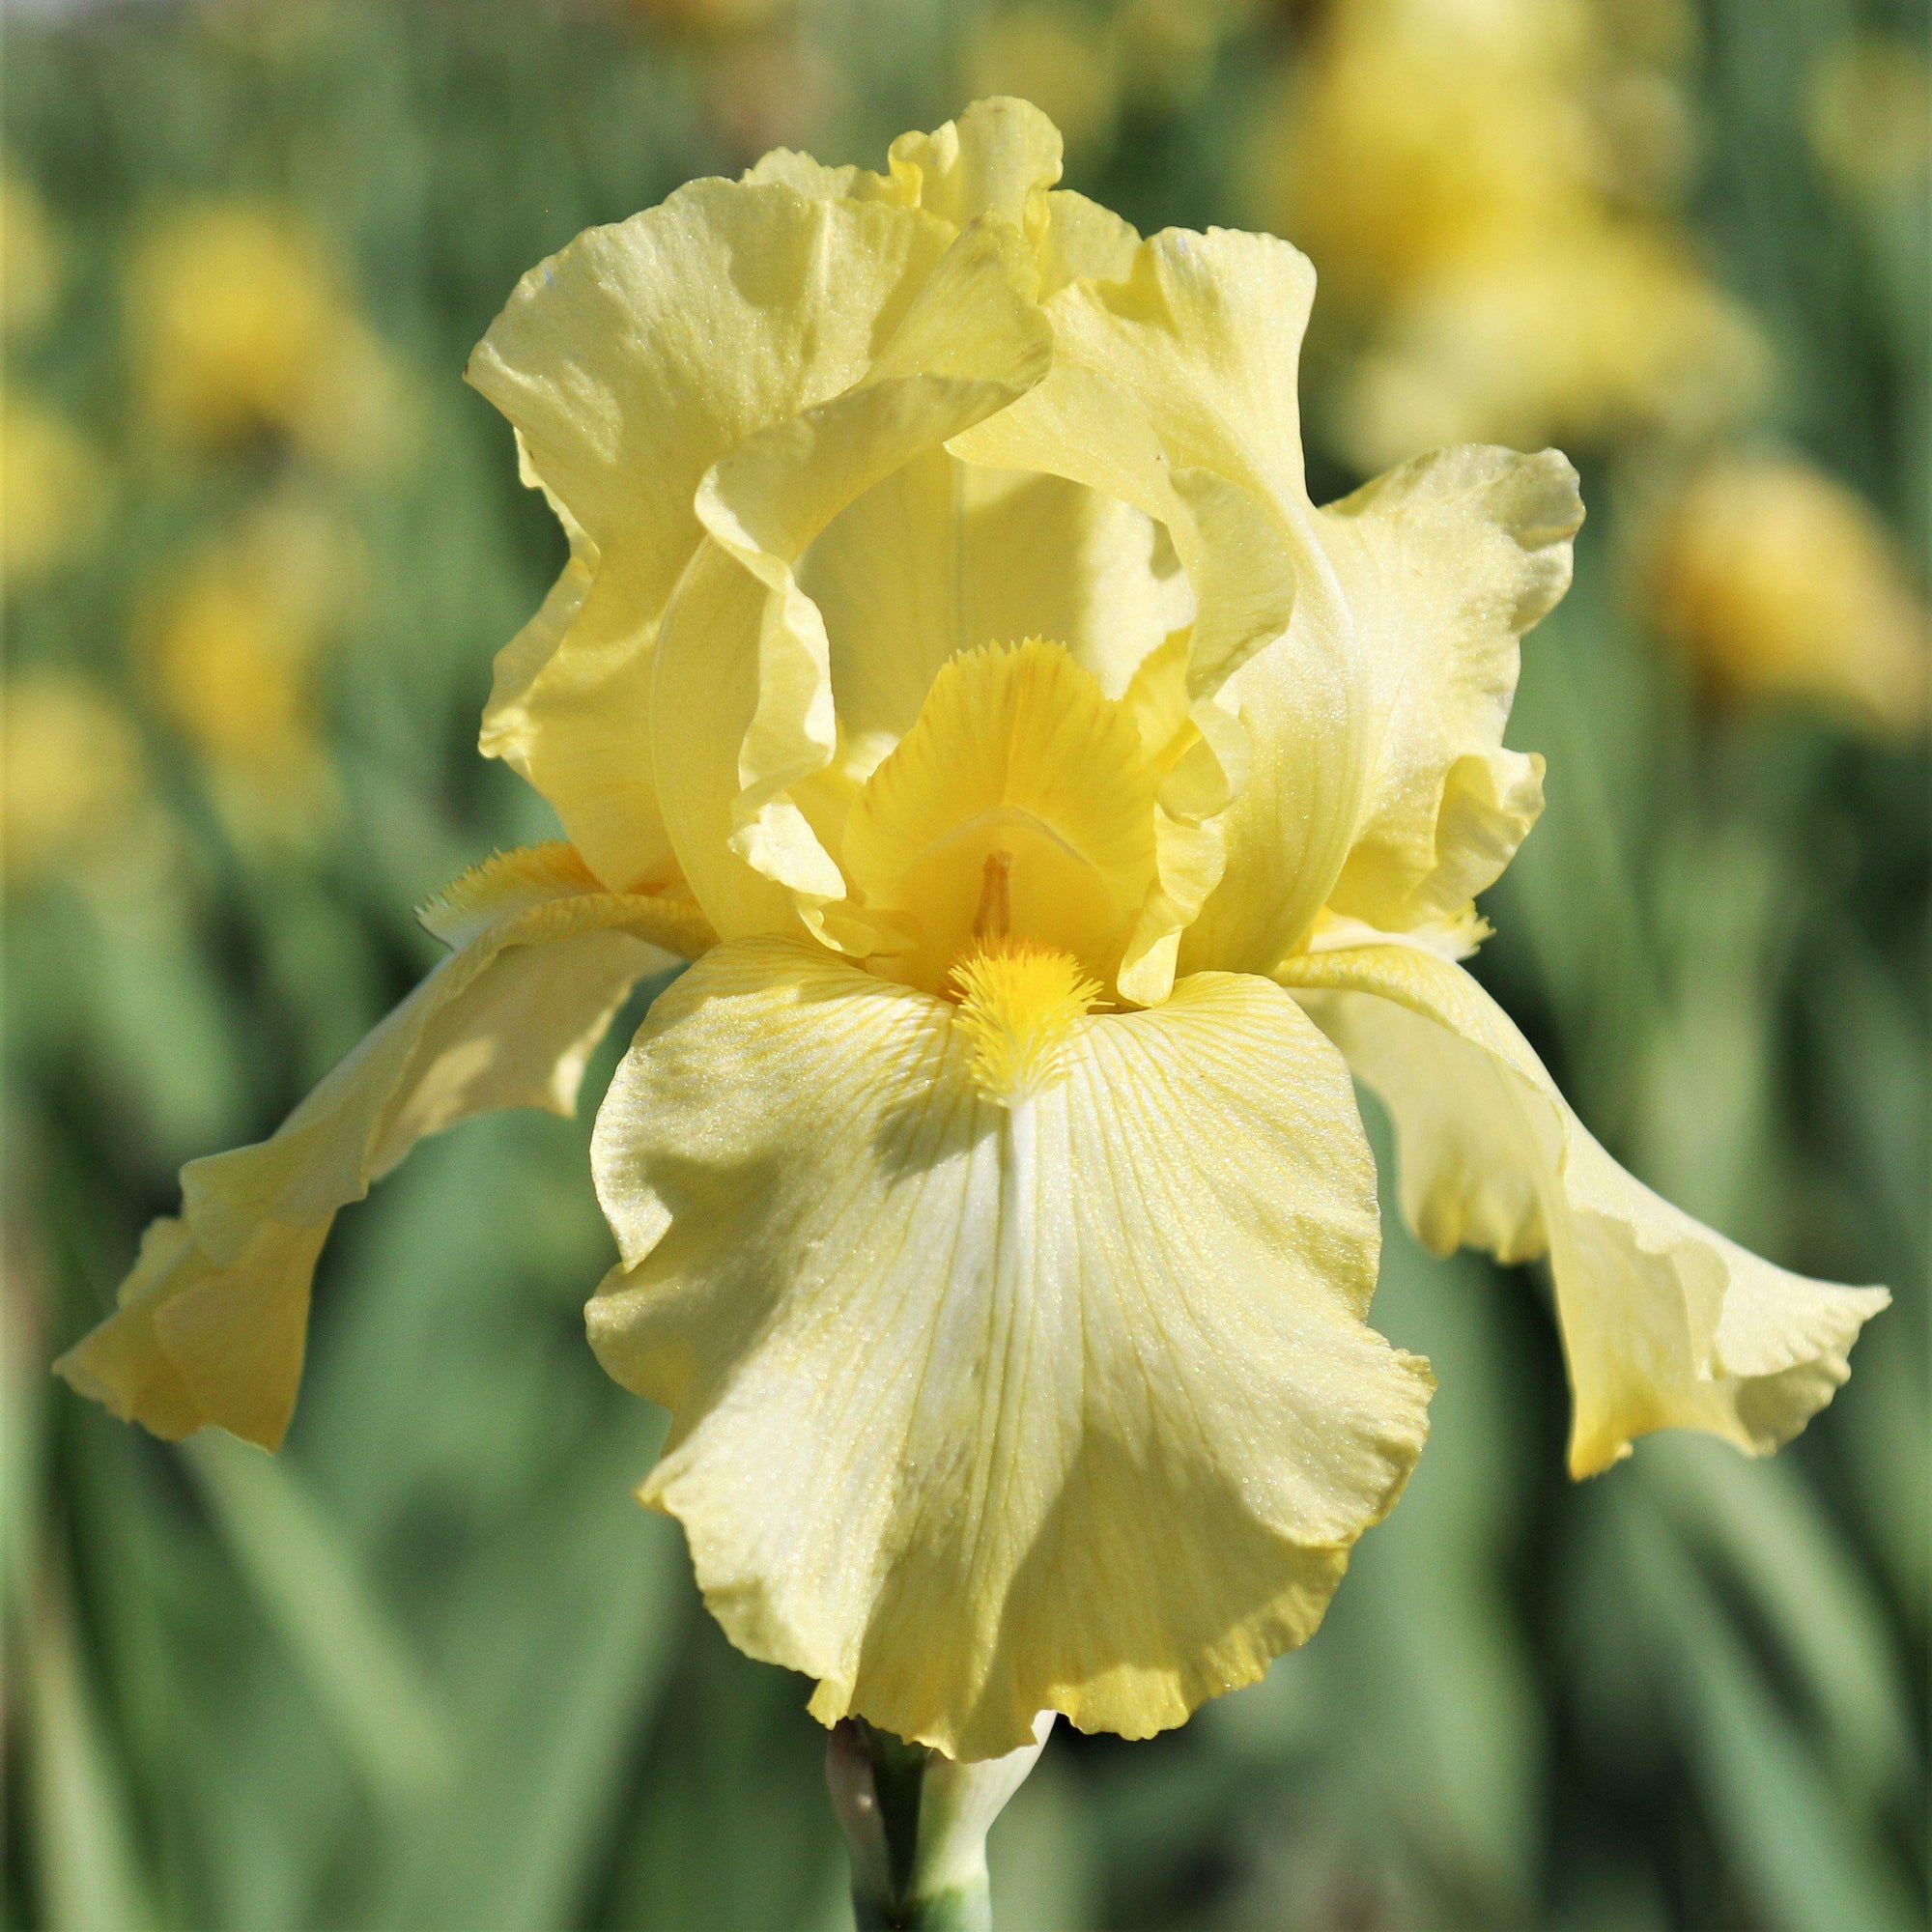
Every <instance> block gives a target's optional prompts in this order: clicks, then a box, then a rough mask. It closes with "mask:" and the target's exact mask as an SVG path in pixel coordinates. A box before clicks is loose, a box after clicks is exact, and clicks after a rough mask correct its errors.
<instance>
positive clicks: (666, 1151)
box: [589, 940, 1431, 1758]
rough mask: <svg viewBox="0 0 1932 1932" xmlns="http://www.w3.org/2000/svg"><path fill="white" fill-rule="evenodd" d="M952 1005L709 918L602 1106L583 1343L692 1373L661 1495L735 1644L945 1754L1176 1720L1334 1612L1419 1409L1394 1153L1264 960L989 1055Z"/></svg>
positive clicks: (1401, 1467) (1393, 1487)
mask: <svg viewBox="0 0 1932 1932" xmlns="http://www.w3.org/2000/svg"><path fill="white" fill-rule="evenodd" d="M960 1013H961V1009H960V1008H958V1007H956V1006H953V1005H952V1004H951V1003H949V1002H947V1001H945V1000H941V999H935V998H933V997H931V996H930V995H928V994H925V993H923V992H920V991H918V990H916V989H914V988H911V987H907V986H902V985H895V984H891V983H888V982H885V981H882V980H877V979H875V978H872V977H871V976H869V975H867V974H866V973H864V972H863V971H861V970H859V969H857V968H855V967H852V966H850V965H848V964H845V963H843V962H841V961H839V960H838V959H837V958H835V957H833V956H831V955H829V954H826V953H824V952H815V951H813V950H810V949H808V948H806V947H803V946H800V945H797V944H793V943H787V942H782V941H773V940H758V941H747V942H742V943H737V944H730V945H726V946H724V947H721V948H719V949H718V950H717V951H716V952H712V953H711V954H709V955H708V956H707V957H706V958H705V959H704V960H702V961H700V962H699V963H698V964H697V966H696V967H695V968H694V969H693V970H692V972H691V973H689V974H687V975H686V976H685V978H684V979H683V980H681V981H680V982H679V984H678V985H676V986H674V987H673V988H672V989H671V990H670V991H669V992H668V993H667V994H666V995H665V996H664V997H663V998H661V999H660V1000H659V1002H658V1003H657V1006H656V1007H655V1009H653V1011H652V1013H651V1015H650V1017H649V1019H648V1020H647V1021H646V1023H645V1026H644V1028H643V1030H642V1031H641V1032H640V1033H639V1038H638V1041H637V1043H636V1045H635V1046H634V1047H633V1048H632V1050H631V1053H630V1055H629V1057H628V1058H627V1059H626V1060H625V1062H624V1064H623V1065H622V1067H621V1068H620V1069H619V1072H618V1075H617V1078H616V1080H615V1082H614V1083H613V1085H612V1087H611V1093H610V1095H609V1096H608V1098H607V1099H606V1102H605V1106H604V1109H603V1112H602V1114H601V1115H600V1117H599V1121H598V1127H597V1134H596V1139H595V1142H594V1147H593V1160H594V1164H595V1167H596V1172H597V1182H598V1191H599V1195H600V1198H601V1199H602V1201H603V1203H604V1206H605V1210H606V1212H607V1214H608V1215H609V1216H610V1219H611V1225H612V1227H613V1228H614V1230H615V1231H616V1234H617V1238H618V1243H619V1248H620V1251H621V1254H622V1262H621V1264H620V1265H619V1267H618V1268H617V1269H616V1270H615V1271H614V1272H613V1273H612V1275H611V1278H610V1280H609V1281H608V1282H607V1283H606V1284H605V1286H604V1287H603V1289H602V1290H601V1291H600V1292H599V1293H598V1296H597V1298H596V1299H595V1300H594V1301H593V1302H592V1303H591V1305H590V1310H589V1327H590V1336H591V1341H592V1345H593V1347H594V1348H595V1349H596V1350H597V1353H598V1356H599V1358H600V1360H602V1361H603V1363H604V1364H605V1366H606V1367H607V1368H608V1369H609V1370H610V1371H611V1374H612V1375H613V1376H615V1377H616V1378H617V1379H618V1380H619V1381H621V1382H623V1383H624V1384H625V1385H626V1386H627V1387H630V1388H632V1389H635V1390H636V1391H638V1392H639V1394H642V1395H645V1396H648V1397H650V1398H651V1399H652V1400H654V1401H657V1402H660V1403H663V1404H664V1405H665V1406H668V1408H670V1409H671V1410H672V1411H673V1423H672V1428H671V1434H670V1436H669V1439H668V1444H667V1447H666V1450H665V1454H664V1457H663V1460H662V1461H661V1462H660V1463H659V1464H658V1466H657V1468H656V1469H655V1470H654V1471H653V1472H652V1474H651V1477H650V1479H649V1481H648V1482H647V1483H646V1485H645V1487H644V1492H643V1493H644V1496H645V1499H646V1500H647V1501H650V1502H652V1503H655V1504H657V1505H658V1506H660V1507H662V1508H664V1509H667V1510H668V1511H669V1512H670V1513H672V1514H673V1515H675V1516H677V1517H678V1518H679V1519H680V1520H682V1521H683V1522H684V1524H685V1527H686V1532H687V1534H688V1536H689V1538H690V1540H691V1545H692V1550H693V1555H694V1558H695V1560H696V1567H697V1573H698V1578H699V1581H700V1583H701V1585H702V1587H703V1590H704V1594H705V1599H706V1602H707V1603H708V1604H709V1605H710V1607H711V1608H712V1610H713V1612H714V1613H715V1614H716V1615H717V1616H718V1617H719V1619H720V1621H721V1622H722V1623H723V1624H724V1626H725V1630H726V1632H727V1633H728V1634H729V1635H730V1636H731V1637H732V1639H733V1641H734V1642H736V1643H737V1644H738V1645H739V1646H740V1647H741V1648H742V1649H745V1650H747V1651H749V1652H751V1653H752V1654H753V1656H757V1657H763V1658H769V1659H772V1660H774V1661H776V1662H782V1663H784V1664H787V1665H789V1666H791V1667H792V1668H795V1669H798V1670H803V1671H806V1672H808V1673H810V1675H812V1676H814V1677H816V1678H817V1679H818V1680H819V1690H818V1692H817V1694H816V1696H815V1698H814V1699H813V1706H812V1708H813V1710H814V1711H815V1712H816V1713H817V1715H818V1716H819V1717H820V1718H821V1719H825V1720H826V1721H831V1720H833V1719H837V1718H838V1717H840V1716H842V1715H845V1714H847V1713H850V1712H857V1713H859V1714H861V1715H863V1716H865V1717H867V1719H871V1720H872V1721H874V1722H876V1723H878V1724H881V1725H883V1726H885V1727H886V1728H888V1729H890V1730H892V1731H895V1732H896V1733H898V1734H899V1735H900V1736H903V1737H906V1738H911V1739H916V1740H920V1741H922V1742H924V1743H927V1744H930V1745H933V1746H936V1747H939V1748H940V1749H943V1750H945V1751H946V1752H947V1753H948V1754H949V1755H951V1756H954V1757H963V1758H983V1757H992V1756H997V1755H1000V1754H1002V1753H1004V1752H1007V1751H1009V1750H1012V1749H1015V1748H1017V1747H1020V1746H1022V1745H1024V1744H1026V1743H1027V1742H1028V1741H1029V1740H1030V1739H1031V1738H1032V1736H1033V1731H1034V1723H1035V1719H1036V1717H1037V1713H1038V1712H1040V1711H1041V1710H1043V1709H1054V1710H1059V1711H1063V1712H1065V1714H1066V1715H1067V1716H1068V1717H1070V1718H1071V1719H1073V1721H1074V1722H1075V1723H1077V1724H1080V1725H1082V1726H1083V1727H1087V1728H1107V1729H1113V1730H1117V1731H1120V1732H1122V1733H1123V1734H1124V1735H1126V1736H1130V1737H1139V1736H1146V1735H1148V1734H1150V1733H1151V1732H1153V1731H1156V1730H1159V1729H1161V1728H1163V1727H1165V1726H1167V1725H1171V1724H1176V1723H1179V1721H1180V1720H1181V1719H1183V1718H1185V1717H1186V1715H1187V1714H1188V1712H1189V1711H1190V1710H1192V1709H1193V1708H1194V1706H1195V1705H1196V1704H1198V1703H1199V1702H1201V1700H1202V1699H1203V1698H1205V1697H1208V1696H1210V1695H1212V1694H1214V1693H1215V1692H1217V1691H1221V1690H1231V1689H1233V1688H1235V1687H1236V1686H1237V1685H1240V1684H1244V1683H1248V1682H1250V1681H1252V1680H1253V1679H1254V1678H1256V1677H1258V1676H1260V1675H1261V1673H1262V1671H1263V1670H1264V1668H1265V1666H1266V1664H1267V1662H1268V1660H1269V1658H1270V1657H1272V1656H1273V1655H1274V1654H1276V1653H1277V1652H1279V1651H1281V1650H1283V1649H1285V1648H1287V1647H1289V1646H1291V1645H1293V1644H1295V1643H1298V1642H1300V1641H1301V1640H1302V1639H1303V1638H1305V1637H1306V1636H1307V1635H1308V1634H1310V1632H1312V1631H1313V1629H1314V1628H1315V1626H1316V1624H1317V1623H1318V1622H1319V1620H1320V1618H1321V1612H1322V1609H1323V1607H1324V1605H1326V1602H1327V1599H1328V1597H1329V1595H1330V1593H1331V1592H1332V1591H1333V1589H1334V1587H1335V1584H1336V1582H1337V1581H1338V1580H1339V1578H1340V1577H1341V1574H1342V1571H1343V1569H1344V1567H1345V1565H1346V1562H1347V1553H1348V1550H1349V1548H1350V1545H1351V1544H1352V1543H1353V1541H1354V1539H1355V1538H1356V1537H1357V1536H1358V1535H1359V1534H1360V1533H1361V1531H1362V1530H1363V1529H1364V1528H1365V1527H1366V1526H1367V1525H1368V1524H1370V1523H1372V1522H1374V1521H1375V1520H1378V1518H1379V1517H1380V1516H1381V1515H1382V1514H1383V1513H1384V1512H1386V1511H1387V1510H1388V1508H1389V1507H1390V1506H1391V1505H1392V1504H1393V1502H1394V1500H1395V1498H1396V1496H1397V1494H1398V1492H1400V1490H1401V1488H1402V1484H1403V1481H1404V1479H1405V1478H1406V1474H1407V1472H1408V1469H1409V1467H1410V1466H1411V1464H1412V1463H1413V1461H1414V1459H1415V1456H1416V1454H1417V1452H1418V1451H1419V1449H1420V1447H1421V1443H1422V1438H1423V1434H1424V1427H1425V1415H1424V1411H1425V1406H1426V1403H1427V1399H1428V1394H1429V1390H1430V1387H1431V1383H1430V1379H1429V1376H1428V1372H1427V1368H1426V1365H1424V1364H1422V1363H1420V1362H1418V1361H1416V1360H1414V1359H1413V1358H1412V1357H1409V1356H1406V1355H1404V1354H1401V1353H1400V1352H1398V1351H1397V1350H1393V1349H1391V1348H1390V1347H1389V1346H1388V1345H1387V1344H1386V1343H1385V1342H1383V1341H1382V1340H1381V1339H1380V1338H1379V1337H1378V1336H1377V1335H1376V1334H1375V1333H1374V1332H1373V1331H1372V1330H1371V1329H1370V1328H1369V1327H1368V1326H1367V1325H1366V1322H1365V1320H1364V1317H1365V1315H1366V1312H1367V1308H1368V1302H1369V1296H1370V1293H1371V1291H1372V1289H1373V1285H1374V1279H1375V1269H1376V1259H1377V1247H1378V1227H1377V1219H1376V1206H1375V1191H1374V1176H1373V1171H1372V1164H1371V1161H1370V1157H1369V1155H1368V1151H1367V1148H1366V1144H1365V1142H1364V1140H1363V1138H1362V1134H1361V1129H1360V1124H1359V1122H1358V1120H1357V1118H1356V1115H1355V1112H1354V1105H1353V1099H1352V1095H1351V1094H1350V1087H1349V1083H1348V1078H1347V1074H1346V1071H1345V1069H1344V1067H1343V1065H1342V1064H1341V1061H1340V1059H1339V1057H1338V1056H1336V1055H1334V1053H1333V1051H1332V1049H1331V1048H1329V1046H1328V1045H1327V1043H1326V1042H1325V1041H1323V1040H1322V1039H1321V1037H1320V1036H1319V1035H1318V1034H1317V1033H1316V1032H1315V1031H1314V1030H1313V1029H1312V1028H1310V1027H1307V1026H1305V1025H1304V1024H1303V1023H1302V1021H1301V1016H1300V1015H1299V1014H1298V1013H1297V1012H1296V1010H1295V1009H1294V1008H1293V1003H1292V1002H1290V1001H1289V1000H1288V999H1287V997H1286V996H1285V995H1282V994H1281V993H1280V991H1279V989H1278V988H1275V987H1273V986H1271V985H1269V984H1268V983H1267V982H1266V981H1264V980H1252V979H1236V978H1231V977H1227V976H1221V975H1209V976H1204V977H1202V978H1199V979H1196V980H1190V981H1187V982H1184V983H1182V984H1181V985H1180V986H1179V987H1177V988H1176V990H1175V993H1174V997H1173V998H1172V999H1171V1000H1170V1001H1169V1002H1168V1003H1167V1004H1166V1005H1165V1006H1163V1007H1160V1008H1158V1009H1153V1010H1150V1011H1146V1012H1138V1013H1128V1014H1107V1015H1100V1016H1094V1017H1088V1018H1079V1017H1077V1016H1074V1015H1072V1014H1069V1015H1067V1016H1065V1019H1064V1022H1063V1024H1064V1027H1065V1037H1064V1043H1063V1046H1062V1048H1061V1050H1060V1052H1059V1053H1058V1054H1057V1055H1056V1056H1055V1059H1054V1062H1053V1067H1052V1075H1051V1078H1050V1080H1049V1081H1048V1082H1047V1083H1046V1084H1040V1085H1037V1086H1036V1085H1027V1086H1026V1087H1025V1089H1024V1091H1018V1090H1015V1091H1011V1092H1007V1093H1004V1094H995V1093H993V1092H990V1091H989V1090H988V1089H987V1087H986V1086H984V1085H983V1084H982V1079H981V1076H982V1074H983V1072H984V1061H983V1057H982V1054H981V1052H980V1049H981V1047H982V1045H983V1041H982V1040H981V1039H980V1038H979V1037H977V1036H976V1034H975V1032H974V1031H973V1030H972V1029H971V1028H969V1027H966V1026H963V1025H962V1024H961V1023H960Z"/></svg>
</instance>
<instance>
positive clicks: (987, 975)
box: [950, 938, 1100, 1105]
mask: <svg viewBox="0 0 1932 1932" xmlns="http://www.w3.org/2000/svg"><path fill="white" fill-rule="evenodd" d="M950 980H951V985H952V990H953V992H954V993H955V995H956V996H957V998H958V1001H959V1012H958V1016H957V1018H956V1019H955V1020H954V1021H953V1024H954V1025H955V1026H957V1027H960V1028H962V1029H963V1030H964V1031H965V1033H966V1036H967V1037H968V1038H969V1039H970V1040H971V1041H972V1045H973V1077H974V1079H975V1080H976V1081H978V1083H979V1084H980V1088H981V1090H982V1091H983V1092H984V1093H985V1094H986V1095H987V1096H988V1098H990V1099H994V1100H998V1101H1001V1102H1002V1103H1003V1104H1006V1105H1010V1104H1012V1102H1014V1101H1015V1100H1022V1099H1025V1098H1026V1097H1027V1096H1028V1095H1029V1094H1037V1093H1038V1092H1039V1091H1040V1089H1041V1088H1043V1087H1050V1086H1052V1085H1053V1083H1054V1082H1055V1081H1056V1080H1058V1079H1060V1078H1061V1076H1062V1075H1063V1074H1064V1073H1065V1070H1066V1048H1067V1044H1068V1042H1069V1041H1070V1040H1071V1038H1072V1037H1073V1029H1074V1027H1075V1026H1076V1025H1077V1024H1078V1023H1079V1022H1080V1021H1081V1020H1083V1019H1085V1018H1086V1017H1087V1014H1088V1013H1089V1012H1090V1011H1091V1010H1092V1009H1093V1006H1094V1001H1096V1000H1097V999H1098V998H1099V997H1100V988H1099V986H1098V984H1097V983H1096V982H1095V981H1094V980H1090V979H1089V978H1088V977H1087V975H1086V974H1085V973H1084V972H1082V971H1081V968H1080V962H1079V960H1077V959H1076V958H1074V956H1073V955H1072V953H1070V952H1061V951H1060V950H1059V948H1058V947H1052V946H1039V945H1036V944H1035V943H1034V942H1033V941H1031V940H1026V939H997V938H996V939H990V940H987V941H985V942H983V943H982V944H981V945H980V947H979V948H978V949H977V950H976V951H974V952H969V953H968V954H967V955H966V957H965V958H963V959H961V960H960V961H959V963H958V964H957V965H955V966H954V967H953V968H952V974H951V975H950Z"/></svg>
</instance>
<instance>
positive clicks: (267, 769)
mask: <svg viewBox="0 0 1932 1932" xmlns="http://www.w3.org/2000/svg"><path fill="white" fill-rule="evenodd" d="M359 566H360V558H359V554H358V552H357V549H356V546H355V543H354V542H353V540H352V539H351V537H350V536H349V535H348V533H346V532H345V531H344V530H343V529H342V528H341V527H340V526H339V525H338V523H337V522H336V521H335V520H334V519H333V518H332V517H330V516H329V515H328V514H327V512H325V511H323V510H321V509H319V508H317V507H315V506H313V505H310V504H307V503H304V502H301V501H299V500H294V499H289V500H279V501H271V502H270V503H268V504H265V505H263V506H262V507H260V508H259V509H258V510H257V511H256V512H255V513H254V514H253V515H252V516H251V517H250V518H249V519H248V520H247V521H246V522H245V524H244V525H243V526H242V527H241V529H240V530H239V531H237V532H236V533H234V534H233V535H231V536H229V537H227V538H225V539H223V540H221V541H219V542H216V543H214V544H213V545H211V546H210V547H209V548H208V549H206V550H205V551H204V552H202V553H201V554H199V555H198V556H196V557H194V558H193V559H191V560H190V561H189V563H188V564H187V565H186V566H185V568H184V569H183V570H181V571H180V572H179V574H178V575H177V576H176V577H175V578H174V580H173V581H172V582H170V583H169V584H168V585H167V587H166V588H165V590H164V591H163V592H162V593H161V595H160V596H159V597H158V598H157V600H156V605H155V608H154V611H153V612H152V615H151V617H150V619H149V622H148V625H147V626H146V629H145V633H144V635H143V638H142V639H141V641H142V644H143V646H144V655H145V658H146V661H147V665H148V668H149V670H150V673H151V675H152V679H153V684H154V689H155V693H156V698H157V700H158V702H159V704H160V707H161V709H162V710H163V711H164V712H165V713H166V715H167V716H168V718H169V719H170V720H171V721H172V722H173V723H174V724H175V725H176V726H177V727H178V728H179V729H180V730H181V732H182V734H183V735H184V736H185V738H186V739H187V741H188V743H189V744H190V745H192V746H193V747H194V749H195V751H196V752H197V753H199V754H200V756H201V759H202V761H203V763H204V766H205V768H206V771H207V774H208V778H209V781H210V784H211V787H212V789H213V794H214V797H215V799H216V801H217V803H218V804H219V805H220V807H221V809H222V811H223V813H224V815H225V816H226V817H227V819H228V820H229V822H230V824H231V825H233V826H234V827H235V828H236V830H237V831H238V833H240V834H241V836H242V837H244V838H251V839H260V840H268V841H270V842H298V843H299V842H306V841H307V840H309V839H311V838H313V837H314V836H316V835H317V834H318V833H319V832H320V831H322V830H323V829H325V828H326V826H327V821H328V818H329V815H330V813H331V811H332V810H333V808H334V805H335V803H336V793H335V774H334V769H333V767H332V765H331V764H330V762H329V757H328V751H327V744H326V742H325V739H324V736H323V732H322V726H321V721H320V719H319V717H318V714H317V705H316V693H315V684H316V669H317V661H318V659H319V657H320V655H321V653H322V650H323V647H324V646H325V645H326V644H327V641H328V640H329V637H330V634H331V632H332V631H333V630H334V629H335V627H336V626H337V625H338V624H339V623H340V621H341V619H342V618H343V616H344V615H345V614H346V612H347V611H348V610H349V608H350V606H351V604H352V602H353V600H354V598H355V594H356V591H357V580H358V578H359V575H360V569H359Z"/></svg>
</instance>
